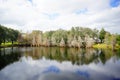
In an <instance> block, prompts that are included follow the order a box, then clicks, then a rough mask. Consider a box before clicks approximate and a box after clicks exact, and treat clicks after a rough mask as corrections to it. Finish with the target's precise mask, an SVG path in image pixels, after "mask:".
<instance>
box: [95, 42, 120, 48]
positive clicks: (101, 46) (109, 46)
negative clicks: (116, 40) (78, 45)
mask: <svg viewBox="0 0 120 80" xmlns="http://www.w3.org/2000/svg"><path fill="white" fill-rule="evenodd" d="M93 48H100V49H112V46H111V45H107V44H104V43H102V44H95V45H93ZM115 49H120V45H118V44H116V46H115Z"/></svg>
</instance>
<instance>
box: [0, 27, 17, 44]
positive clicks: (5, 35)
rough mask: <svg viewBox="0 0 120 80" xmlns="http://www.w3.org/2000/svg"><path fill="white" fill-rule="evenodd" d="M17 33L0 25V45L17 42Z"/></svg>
mask: <svg viewBox="0 0 120 80" xmlns="http://www.w3.org/2000/svg"><path fill="white" fill-rule="evenodd" d="M18 34H19V31H17V30H14V29H11V28H7V27H4V26H2V25H0V45H1V43H5V42H9V41H11V42H12V43H13V41H17V38H18Z"/></svg>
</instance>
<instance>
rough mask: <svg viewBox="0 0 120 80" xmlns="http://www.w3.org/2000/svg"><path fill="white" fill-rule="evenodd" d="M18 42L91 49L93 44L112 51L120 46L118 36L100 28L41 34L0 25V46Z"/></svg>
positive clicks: (73, 29) (77, 28)
mask: <svg viewBox="0 0 120 80" xmlns="http://www.w3.org/2000/svg"><path fill="white" fill-rule="evenodd" d="M14 41H15V42H18V44H19V45H31V46H48V47H49V46H60V47H78V48H81V47H84V48H91V47H92V46H93V45H94V44H98V43H104V44H106V45H111V46H112V49H114V48H115V46H116V45H120V35H119V34H111V33H110V32H107V31H105V30H104V28H102V29H101V30H100V31H99V30H97V29H90V28H86V27H72V28H71V29H70V30H63V29H58V30H55V31H46V32H42V31H39V30H33V31H32V32H31V33H21V32H20V31H18V30H14V29H11V28H7V27H4V26H2V25H0V44H1V43H6V42H12V43H13V42H14Z"/></svg>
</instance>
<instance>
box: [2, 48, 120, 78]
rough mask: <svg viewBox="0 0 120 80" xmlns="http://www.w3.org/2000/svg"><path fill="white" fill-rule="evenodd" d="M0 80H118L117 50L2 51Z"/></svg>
mask: <svg viewBox="0 0 120 80" xmlns="http://www.w3.org/2000/svg"><path fill="white" fill-rule="evenodd" d="M0 80H120V50H118V51H115V52H113V51H110V50H100V49H75V48H58V47H50V48H47V47H27V48H26V47H23V48H17V47H14V48H2V49H0Z"/></svg>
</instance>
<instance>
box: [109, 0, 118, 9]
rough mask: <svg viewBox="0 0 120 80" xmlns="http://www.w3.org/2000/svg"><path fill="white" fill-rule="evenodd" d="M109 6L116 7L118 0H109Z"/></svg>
mask: <svg viewBox="0 0 120 80" xmlns="http://www.w3.org/2000/svg"><path fill="white" fill-rule="evenodd" d="M110 5H111V7H118V6H119V5H120V0H110Z"/></svg>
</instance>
